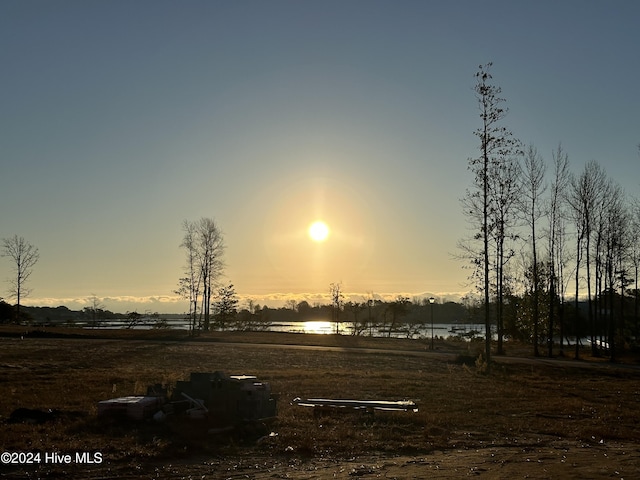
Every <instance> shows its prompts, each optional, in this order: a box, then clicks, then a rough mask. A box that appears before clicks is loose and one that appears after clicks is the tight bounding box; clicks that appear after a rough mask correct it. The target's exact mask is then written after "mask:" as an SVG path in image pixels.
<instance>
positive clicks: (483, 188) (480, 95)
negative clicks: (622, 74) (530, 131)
mask: <svg viewBox="0 0 640 480" xmlns="http://www.w3.org/2000/svg"><path fill="white" fill-rule="evenodd" d="M491 65H492V64H491V63H488V64H486V65H480V66H479V68H478V72H477V73H476V74H475V78H476V85H475V88H474V90H475V92H476V98H477V101H478V107H479V110H480V118H481V120H482V125H481V126H480V128H478V129H477V130H476V131H475V132H474V135H476V136H477V137H478V139H479V140H480V147H479V149H480V155H479V156H478V157H475V158H471V159H469V169H470V170H471V171H472V172H473V174H474V177H475V178H474V183H473V186H472V189H471V190H470V191H468V192H467V199H466V202H465V203H463V204H464V205H465V215H467V216H468V217H469V219H470V220H471V222H472V223H473V224H474V227H475V228H477V233H476V234H475V235H474V241H477V240H480V241H481V242H482V251H481V255H478V256H472V258H471V261H472V264H473V265H474V267H478V268H479V269H480V270H479V271H478V270H476V271H478V272H479V273H480V275H481V276H482V278H483V287H482V290H483V292H484V312H485V356H486V361H487V365H490V364H491V321H490V297H489V296H490V289H489V285H490V278H489V272H490V265H491V261H490V253H489V237H490V234H491V231H490V229H491V225H490V214H491V210H492V208H494V207H495V205H493V199H492V197H491V191H490V183H489V182H490V179H489V175H490V173H491V172H492V171H495V168H494V166H496V165H497V166H498V168H499V165H500V164H501V163H502V162H503V161H504V160H505V159H506V158H510V157H511V156H512V155H513V154H514V153H516V152H517V151H518V150H519V149H520V143H519V141H518V140H517V139H515V138H514V137H513V134H512V133H511V131H509V130H508V129H507V128H506V127H503V126H501V125H500V122H501V120H502V119H503V118H504V116H505V115H506V113H507V109H506V108H504V107H503V106H502V105H503V103H504V102H505V100H504V99H503V98H501V97H500V94H501V92H502V90H501V88H500V87H497V86H495V85H493V84H492V83H491V79H492V76H491V74H490V73H489V70H490V68H491Z"/></svg>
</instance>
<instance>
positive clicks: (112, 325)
mask: <svg viewBox="0 0 640 480" xmlns="http://www.w3.org/2000/svg"><path fill="white" fill-rule="evenodd" d="M127 326H128V322H127V320H126V319H114V320H108V321H104V322H102V323H101V324H99V325H97V326H96V327H92V326H90V325H85V326H84V328H98V329H117V328H127ZM154 326H155V324H154V322H153V321H142V322H141V323H139V324H137V325H135V326H133V327H132V328H134V329H136V330H148V329H151V328H154ZM166 327H168V328H175V329H184V330H186V329H188V328H189V325H188V323H187V322H186V321H185V320H181V319H170V320H167V321H166ZM337 327H338V332H339V333H340V334H341V335H351V334H352V333H353V330H352V324H351V323H348V322H339V323H338V325H337ZM265 330H266V331H271V332H288V333H312V334H320V335H331V334H335V333H336V324H335V323H334V322H329V321H326V320H309V321H305V322H273V323H272V324H271V325H269V326H267V327H266V328H265ZM431 334H432V331H431V324H428V325H426V324H423V325H419V326H412V325H405V324H398V325H397V326H396V328H395V329H394V330H392V331H391V332H389V328H388V327H387V328H385V327H381V326H371V327H367V328H365V329H364V330H363V331H362V332H361V333H360V335H366V336H374V337H394V338H431ZM433 336H434V338H447V337H455V336H460V337H463V338H472V337H483V338H484V325H479V324H451V323H434V324H433ZM494 336H495V334H494Z"/></svg>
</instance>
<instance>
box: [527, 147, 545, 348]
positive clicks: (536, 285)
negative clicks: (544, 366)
mask: <svg viewBox="0 0 640 480" xmlns="http://www.w3.org/2000/svg"><path fill="white" fill-rule="evenodd" d="M544 172H545V164H544V160H543V159H542V157H541V156H540V154H539V153H538V151H537V150H536V148H535V147H534V146H533V145H529V146H528V147H527V149H526V151H525V155H524V165H523V167H522V172H521V178H522V189H521V195H520V210H521V211H522V213H523V216H524V219H525V222H526V223H527V224H528V225H529V228H530V232H531V237H530V238H531V255H532V272H531V273H532V275H533V282H532V285H533V354H534V355H535V356H536V357H537V356H538V355H540V352H539V351H538V336H539V332H538V326H539V324H540V283H541V279H540V272H539V271H538V268H539V264H538V248H537V239H538V234H537V231H536V226H537V225H538V220H540V218H541V217H542V216H543V215H544V211H543V208H542V201H541V196H542V194H543V193H544V190H545V188H546V187H545V185H544ZM547 342H548V344H549V349H550V350H549V356H551V348H552V347H551V345H552V342H553V335H552V332H549V337H548V339H547Z"/></svg>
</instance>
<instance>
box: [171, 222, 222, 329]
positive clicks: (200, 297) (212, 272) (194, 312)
mask: <svg viewBox="0 0 640 480" xmlns="http://www.w3.org/2000/svg"><path fill="white" fill-rule="evenodd" d="M183 230H184V232H185V233H184V238H183V241H182V243H181V244H180V246H181V247H182V248H184V249H185V251H186V253H187V264H186V267H185V273H186V277H183V278H181V279H180V280H179V282H178V285H179V288H178V290H177V292H178V293H179V294H181V295H182V296H183V297H184V298H188V299H189V317H190V318H191V322H192V328H193V329H194V330H195V327H196V325H195V322H196V318H198V319H199V323H200V325H201V326H202V328H203V329H204V330H205V331H208V330H209V328H210V325H211V297H212V294H213V289H214V288H216V287H217V286H218V281H219V279H220V277H221V276H222V273H223V270H224V261H223V255H224V250H225V245H224V240H223V236H222V232H221V230H220V229H219V228H218V226H217V224H216V223H215V221H214V220H212V219H211V218H205V217H203V218H201V219H200V220H197V221H195V222H191V221H185V222H184V223H183Z"/></svg>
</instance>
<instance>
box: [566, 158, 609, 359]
mask: <svg viewBox="0 0 640 480" xmlns="http://www.w3.org/2000/svg"><path fill="white" fill-rule="evenodd" d="M605 186H606V175H605V173H604V170H602V167H600V165H599V164H598V163H597V162H596V161H590V162H588V163H587V164H586V165H585V167H584V170H583V171H582V173H581V174H580V175H579V176H578V177H573V178H572V180H571V188H570V192H569V195H568V197H567V198H568V202H569V204H570V205H571V210H572V217H573V220H574V222H575V226H576V233H577V235H576V271H575V275H576V277H575V281H576V292H575V293H576V298H575V302H576V320H578V318H579V315H578V305H579V302H578V296H579V293H580V289H579V279H580V269H581V266H582V265H581V260H582V253H584V268H585V271H586V279H585V284H586V287H587V321H588V326H589V331H590V335H591V345H592V350H593V353H594V354H595V353H596V342H595V334H594V332H595V330H594V315H593V298H592V264H591V260H592V255H591V253H592V251H591V248H592V243H591V242H592V239H593V232H594V218H595V216H596V214H597V211H598V210H597V207H598V205H599V199H600V198H602V196H603V194H604V190H605ZM578 330H579V329H577V331H578ZM577 331H576V334H577ZM578 356H579V347H578V341H577V339H576V358H578Z"/></svg>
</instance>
